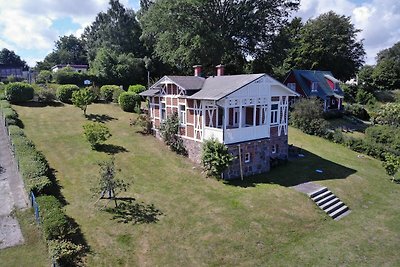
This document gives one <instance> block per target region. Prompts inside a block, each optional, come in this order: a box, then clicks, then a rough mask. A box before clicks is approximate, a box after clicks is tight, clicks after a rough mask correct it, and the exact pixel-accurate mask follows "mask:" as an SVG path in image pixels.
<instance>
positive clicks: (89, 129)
mask: <svg viewBox="0 0 400 267" xmlns="http://www.w3.org/2000/svg"><path fill="white" fill-rule="evenodd" d="M83 134H84V135H85V137H86V140H87V141H88V142H89V143H90V145H91V147H92V149H96V148H97V147H98V146H99V145H100V144H102V143H103V142H105V141H106V140H107V139H108V138H110V137H111V133H110V130H109V129H108V127H107V126H105V125H103V124H101V123H99V122H89V123H86V124H85V125H83Z"/></svg>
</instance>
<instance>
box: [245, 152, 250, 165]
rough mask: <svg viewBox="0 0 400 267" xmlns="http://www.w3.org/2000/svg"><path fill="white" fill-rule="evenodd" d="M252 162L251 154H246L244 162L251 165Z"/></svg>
mask: <svg viewBox="0 0 400 267" xmlns="http://www.w3.org/2000/svg"><path fill="white" fill-rule="evenodd" d="M250 161H251V156H250V153H246V154H244V162H245V163H249V162H250Z"/></svg>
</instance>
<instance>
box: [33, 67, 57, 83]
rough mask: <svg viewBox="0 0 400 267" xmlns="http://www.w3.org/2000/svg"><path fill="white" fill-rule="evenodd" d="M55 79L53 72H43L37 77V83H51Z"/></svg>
mask: <svg viewBox="0 0 400 267" xmlns="http://www.w3.org/2000/svg"><path fill="white" fill-rule="evenodd" d="M52 78H53V72H51V71H49V70H41V71H40V72H39V74H38V76H37V77H36V83H49V82H51V79H52Z"/></svg>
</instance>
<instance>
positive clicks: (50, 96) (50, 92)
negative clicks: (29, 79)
mask: <svg viewBox="0 0 400 267" xmlns="http://www.w3.org/2000/svg"><path fill="white" fill-rule="evenodd" d="M36 95H37V97H38V101H39V102H43V103H50V102H53V101H54V100H56V90H55V89H53V88H51V87H47V86H45V87H40V86H39V88H37V90H36Z"/></svg>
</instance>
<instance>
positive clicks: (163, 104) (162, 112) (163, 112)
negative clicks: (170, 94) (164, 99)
mask: <svg viewBox="0 0 400 267" xmlns="http://www.w3.org/2000/svg"><path fill="white" fill-rule="evenodd" d="M160 112H161V120H162V121H163V120H165V119H166V113H165V103H161V109H160Z"/></svg>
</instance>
